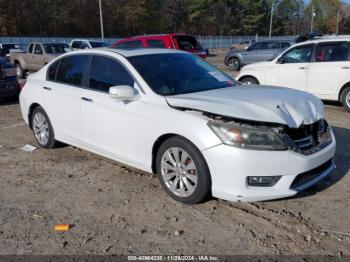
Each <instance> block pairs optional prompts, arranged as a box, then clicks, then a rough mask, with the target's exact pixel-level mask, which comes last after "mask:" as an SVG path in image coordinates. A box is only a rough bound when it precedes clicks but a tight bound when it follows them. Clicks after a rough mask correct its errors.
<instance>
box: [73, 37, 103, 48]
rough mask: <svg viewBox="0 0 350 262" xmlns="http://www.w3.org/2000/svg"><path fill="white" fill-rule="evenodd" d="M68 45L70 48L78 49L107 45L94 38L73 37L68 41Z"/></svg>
mask: <svg viewBox="0 0 350 262" xmlns="http://www.w3.org/2000/svg"><path fill="white" fill-rule="evenodd" d="M69 46H70V49H71V50H79V49H90V48H98V47H105V46H107V44H106V43H104V42H102V41H96V40H86V39H73V40H72V41H71V42H70V45H69Z"/></svg>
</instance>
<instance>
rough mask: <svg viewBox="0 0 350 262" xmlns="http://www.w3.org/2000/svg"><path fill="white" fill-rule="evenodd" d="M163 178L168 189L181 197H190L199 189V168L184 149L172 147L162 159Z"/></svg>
mask: <svg viewBox="0 0 350 262" xmlns="http://www.w3.org/2000/svg"><path fill="white" fill-rule="evenodd" d="M161 175H162V176H161V177H162V179H163V181H164V183H165V185H166V186H167V187H168V189H169V190H170V191H171V192H172V193H173V194H175V195H177V196H180V197H188V196H190V195H191V194H192V193H193V192H194V191H195V189H196V187H197V180H198V176H197V168H196V165H195V163H194V161H193V159H192V158H191V156H190V155H189V154H188V153H187V152H186V151H185V150H183V149H182V148H179V147H172V148H169V149H168V150H166V151H165V152H164V154H163V156H162V158H161Z"/></svg>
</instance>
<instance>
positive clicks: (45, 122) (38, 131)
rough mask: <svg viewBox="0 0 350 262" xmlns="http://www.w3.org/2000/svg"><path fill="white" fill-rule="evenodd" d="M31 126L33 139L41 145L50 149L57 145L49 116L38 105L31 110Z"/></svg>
mask: <svg viewBox="0 0 350 262" xmlns="http://www.w3.org/2000/svg"><path fill="white" fill-rule="evenodd" d="M31 127H32V129H33V133H34V137H35V140H36V141H37V143H38V144H39V145H40V146H41V147H43V148H47V149H50V148H54V147H55V146H56V145H57V141H56V140H55V134H54V131H53V128H52V125H51V122H50V120H49V117H48V116H47V114H46V113H45V111H44V109H43V108H42V107H40V106H38V107H36V108H35V109H34V111H33V114H32V118H31Z"/></svg>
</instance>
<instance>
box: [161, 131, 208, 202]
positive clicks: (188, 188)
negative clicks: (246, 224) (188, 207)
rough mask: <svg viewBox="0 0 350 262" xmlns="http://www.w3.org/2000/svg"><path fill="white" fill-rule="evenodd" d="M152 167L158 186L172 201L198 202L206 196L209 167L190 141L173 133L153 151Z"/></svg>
mask: <svg viewBox="0 0 350 262" xmlns="http://www.w3.org/2000/svg"><path fill="white" fill-rule="evenodd" d="M180 152H181V153H180ZM168 153H169V154H170V155H169V154H168ZM185 154H187V156H185ZM176 156H178V158H177V157H176ZM184 156H185V157H184ZM175 163H177V164H178V165H176V164H175ZM180 163H181V166H180ZM156 169H157V174H158V178H159V181H160V183H161V185H162V187H163V188H164V190H165V191H166V192H167V193H168V195H169V196H170V197H171V198H173V199H174V200H176V201H178V202H181V203H184V204H198V203H201V202H203V201H204V200H205V199H207V198H208V197H209V196H210V193H211V178H210V172H209V168H208V166H207V163H206V161H205V159H204V157H203V155H202V154H201V152H200V151H199V150H198V149H197V148H196V147H195V146H194V145H193V144H192V143H191V142H190V141H188V140H186V139H184V138H182V137H179V136H174V137H171V138H169V139H168V140H166V141H165V142H163V144H162V145H161V146H160V148H159V150H158V152H157V156H156ZM186 169H187V171H186ZM169 171H170V172H169Z"/></svg>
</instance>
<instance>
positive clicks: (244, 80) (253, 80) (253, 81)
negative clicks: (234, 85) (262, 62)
mask: <svg viewBox="0 0 350 262" xmlns="http://www.w3.org/2000/svg"><path fill="white" fill-rule="evenodd" d="M239 82H241V83H242V84H243V85H258V84H259V81H258V80H257V79H256V78H255V77H252V76H247V77H243V78H242V79H241V80H240V81H239Z"/></svg>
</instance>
